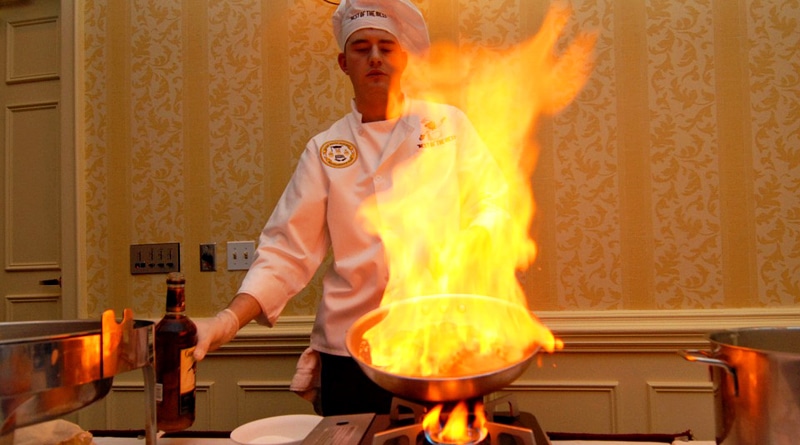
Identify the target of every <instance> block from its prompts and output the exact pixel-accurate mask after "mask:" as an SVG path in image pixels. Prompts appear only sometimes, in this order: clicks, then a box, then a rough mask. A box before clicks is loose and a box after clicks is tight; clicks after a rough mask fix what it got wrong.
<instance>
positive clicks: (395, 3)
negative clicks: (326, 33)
mask: <svg viewBox="0 0 800 445" xmlns="http://www.w3.org/2000/svg"><path fill="white" fill-rule="evenodd" d="M364 28H374V29H382V30H384V31H386V32H388V33H391V34H392V35H393V36H395V37H396V38H397V41H398V42H400V45H402V46H403V48H405V49H406V50H407V51H409V52H411V53H414V54H417V55H422V54H424V53H425V52H426V51H427V50H428V47H429V46H430V40H429V39H428V28H427V26H426V25H425V19H424V18H423V17H422V13H421V12H420V11H419V9H417V7H416V6H414V4H413V3H411V1H410V0H341V2H340V3H339V7H337V8H336V12H334V13H333V34H334V35H335V36H336V42H337V43H338V44H339V48H341V49H342V50H344V45H345V43H347V39H348V38H349V37H350V35H352V34H353V33H354V32H356V31H358V30H359V29H364Z"/></svg>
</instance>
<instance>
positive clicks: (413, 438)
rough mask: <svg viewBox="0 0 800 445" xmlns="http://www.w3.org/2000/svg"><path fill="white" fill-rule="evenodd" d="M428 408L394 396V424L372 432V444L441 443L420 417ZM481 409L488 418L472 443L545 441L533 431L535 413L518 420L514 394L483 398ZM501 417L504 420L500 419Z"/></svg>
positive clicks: (536, 427) (542, 444)
mask: <svg viewBox="0 0 800 445" xmlns="http://www.w3.org/2000/svg"><path fill="white" fill-rule="evenodd" d="M504 406H507V407H508V412H504V413H502V415H501V414H500V413H498V412H497V408H498V407H504ZM430 408H432V407H431V406H428V405H425V404H421V403H417V402H411V401H408V400H403V399H399V398H395V399H394V400H392V407H391V411H390V414H389V416H390V420H391V424H392V425H395V426H396V427H394V428H391V429H388V430H386V431H383V432H379V433H375V435H374V436H373V439H372V445H391V444H395V443H408V444H431V445H444V444H442V443H439V442H434V441H431V440H430V438H429V437H428V436H427V434H426V433H425V431H424V428H423V426H422V419H423V418H424V416H425V414H427V412H428V411H429V410H430ZM484 410H485V412H486V418H487V420H488V422H487V423H486V424H485V428H486V435H485V436H484V437H479V438H477V439H475V442H471V444H485V445H501V444H504V443H509V442H508V440H511V443H515V444H518V445H548V442H547V439H546V436H544V434H543V433H541V432H540V434H535V430H541V428H540V427H539V425H538V422H537V421H536V418H535V417H533V416H531V415H527V416H525V417H526V419H525V420H526V422H520V419H521V417H522V416H521V413H520V411H519V409H518V408H517V401H516V398H515V397H514V396H513V395H505V396H502V397H499V398H495V399H492V400H488V401H486V402H485V404H484ZM501 417H502V419H503V420H505V421H507V423H499V421H500V418H501ZM531 419H532V420H531ZM408 421H412V422H413V424H411V425H403V426H397V425H402V424H403V423H404V422H408ZM526 423H527V424H528V425H526ZM531 423H532V424H531ZM517 424H519V425H517ZM536 436H539V437H540V439H541V437H545V439H544V440H543V441H542V440H540V441H539V442H537V440H536V438H535V437H536ZM400 438H404V439H405V442H403V441H399V442H398V439H400ZM465 445H466V444H465Z"/></svg>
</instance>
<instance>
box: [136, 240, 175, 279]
mask: <svg viewBox="0 0 800 445" xmlns="http://www.w3.org/2000/svg"><path fill="white" fill-rule="evenodd" d="M130 254H131V274H132V275H138V274H148V273H169V272H180V270H181V244H180V243H159V244H132V245H131V252H130Z"/></svg>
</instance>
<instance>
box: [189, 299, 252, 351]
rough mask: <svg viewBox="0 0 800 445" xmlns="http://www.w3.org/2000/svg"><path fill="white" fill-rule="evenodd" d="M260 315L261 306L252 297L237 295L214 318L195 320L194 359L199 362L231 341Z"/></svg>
mask: <svg viewBox="0 0 800 445" xmlns="http://www.w3.org/2000/svg"><path fill="white" fill-rule="evenodd" d="M260 313H261V306H260V305H259V304H258V302H257V301H256V299H255V298H254V297H253V296H252V295H249V294H238V295H236V297H234V298H233V300H231V302H230V303H229V304H228V307H227V308H225V309H223V310H222V311H220V312H219V313H217V315H216V316H215V317H214V318H205V319H198V320H196V322H195V324H196V325H197V346H196V347H195V349H194V359H195V360H197V361H200V360H202V359H203V358H204V357H205V356H206V353H207V352H208V351H213V350H215V349H217V348H219V347H220V346H222V345H224V344H225V343H228V342H229V341H231V340H233V338H234V337H236V333H237V332H239V329H240V328H241V327H242V326H244V325H246V324H247V323H249V322H250V320H252V319H254V318H256V316H257V315H258V314H260Z"/></svg>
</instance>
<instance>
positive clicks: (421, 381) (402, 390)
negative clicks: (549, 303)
mask: <svg viewBox="0 0 800 445" xmlns="http://www.w3.org/2000/svg"><path fill="white" fill-rule="evenodd" d="M487 298H489V297H484V296H478V295H462V294H457V295H451V294H447V295H434V296H427V297H418V298H412V299H409V300H404V301H401V302H399V303H395V304H393V305H389V306H383V307H380V308H378V309H376V310H374V311H371V312H369V313H367V314H366V315H364V316H362V317H361V318H359V319H358V320H357V321H356V322H355V323H354V324H353V326H351V327H350V329H349V330H348V331H347V338H346V346H347V350H348V351H349V352H350V355H351V356H353V358H354V359H355V360H356V362H357V363H358V365H359V366H360V367H361V369H362V370H363V371H364V373H365V374H366V375H367V376H368V377H369V378H370V379H371V380H372V381H374V382H375V383H377V384H378V385H379V386H381V387H382V388H384V389H386V390H387V391H390V392H391V393H393V394H395V395H398V396H401V397H404V398H406V399H408V400H416V401H427V402H449V401H459V400H467V399H472V398H474V397H479V396H483V395H485V394H488V393H490V392H492V391H497V390H499V389H502V388H504V387H506V386H508V385H509V384H510V383H511V382H513V381H514V380H516V379H517V378H518V377H519V376H520V375H522V373H523V372H524V371H525V370H526V369H527V368H528V366H529V365H530V362H531V359H533V356H534V355H535V354H536V352H537V351H538V350H539V347H538V345H536V344H531V347H530V348H529V349H528V350H526V351H524V353H523V359H521V360H518V361H516V362H515V363H511V364H509V365H508V366H506V367H503V368H500V369H495V370H492V371H491V372H485V373H481V374H474V375H466V376H458V377H436V376H433V377H415V376H407V375H400V374H396V373H391V372H387V371H386V370H384V369H381V368H379V367H377V366H373V364H372V363H371V362H370V360H369V358H368V357H364V356H362V354H361V353H360V351H361V345H362V339H363V337H364V334H365V333H366V332H367V331H369V330H370V329H371V328H372V327H373V326H375V325H377V324H378V323H380V322H381V321H382V320H383V319H384V318H386V317H387V316H388V315H389V312H390V311H391V310H392V309H393V308H396V307H397V306H398V305H419V304H426V305H435V306H438V307H447V306H450V305H467V306H469V305H470V304H471V302H472V303H475V302H477V301H479V300H480V301H485V300H486V299H487ZM491 302H492V303H491V304H493V305H497V306H500V307H502V308H503V310H505V311H507V312H506V313H507V314H508V315H509V318H508V319H511V318H512V317H513V318H522V319H525V318H529V319H530V320H531V322H533V315H532V314H531V313H530V312H528V311H527V309H526V308H524V307H523V306H520V305H516V304H512V303H510V302H506V301H501V300H499V299H491Z"/></svg>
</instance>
